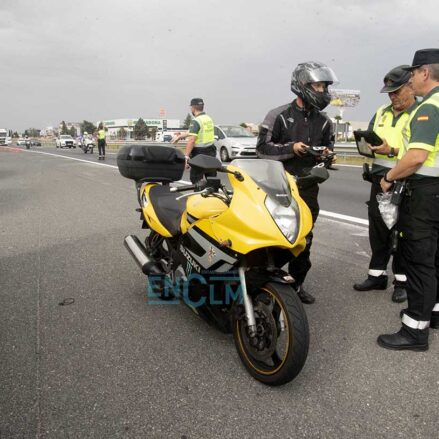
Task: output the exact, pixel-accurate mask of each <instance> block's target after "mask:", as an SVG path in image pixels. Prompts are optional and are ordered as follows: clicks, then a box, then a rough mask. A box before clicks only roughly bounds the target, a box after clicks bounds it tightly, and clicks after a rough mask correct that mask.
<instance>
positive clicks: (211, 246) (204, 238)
mask: <svg viewBox="0 0 439 439" xmlns="http://www.w3.org/2000/svg"><path fill="white" fill-rule="evenodd" d="M179 252H180V255H181V256H182V257H183V258H184V260H185V261H186V262H187V263H189V264H190V265H191V266H192V268H193V269H194V270H195V271H197V272H198V273H201V272H202V271H209V272H216V273H225V272H228V271H230V270H231V269H232V267H233V266H234V265H235V264H236V263H237V261H238V255H236V254H234V253H233V252H230V251H228V250H227V249H226V248H224V247H221V245H220V244H218V242H216V241H215V240H213V239H212V238H211V237H209V235H206V234H205V233H203V231H202V230H200V229H199V228H198V227H197V226H194V227H192V228H191V229H190V230H189V231H188V232H187V233H186V234H185V235H183V237H182V240H181V242H180V246H179Z"/></svg>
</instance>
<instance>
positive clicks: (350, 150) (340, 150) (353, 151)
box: [334, 142, 360, 157]
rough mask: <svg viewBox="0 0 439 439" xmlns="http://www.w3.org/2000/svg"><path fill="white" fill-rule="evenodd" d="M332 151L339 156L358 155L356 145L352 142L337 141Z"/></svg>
mask: <svg viewBox="0 0 439 439" xmlns="http://www.w3.org/2000/svg"><path fill="white" fill-rule="evenodd" d="M334 151H335V152H336V153H337V155H338V156H341V157H348V156H349V157H360V154H358V150H357V146H356V145H355V143H353V142H337V143H336V144H335V145H334Z"/></svg>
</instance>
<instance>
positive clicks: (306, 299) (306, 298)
mask: <svg viewBox="0 0 439 439" xmlns="http://www.w3.org/2000/svg"><path fill="white" fill-rule="evenodd" d="M296 292H297V295H298V296H299V299H300V301H301V302H302V303H307V304H308V305H310V304H311V303H314V302H315V301H316V299H315V297H314V296H312V295H311V294H309V293H307V292H306V291H305V290H304V289H303V285H299V286H298V287H296Z"/></svg>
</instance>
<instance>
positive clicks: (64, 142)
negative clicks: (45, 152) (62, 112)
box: [55, 134, 76, 148]
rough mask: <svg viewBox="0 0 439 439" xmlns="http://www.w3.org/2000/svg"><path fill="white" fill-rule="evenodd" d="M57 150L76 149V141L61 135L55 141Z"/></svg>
mask: <svg viewBox="0 0 439 439" xmlns="http://www.w3.org/2000/svg"><path fill="white" fill-rule="evenodd" d="M55 143H56V147H57V148H64V147H65V148H76V140H75V139H74V138H73V137H72V136H69V135H67V134H61V135H60V136H59V137H57V138H56V140H55Z"/></svg>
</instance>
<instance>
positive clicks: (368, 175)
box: [363, 163, 372, 183]
mask: <svg viewBox="0 0 439 439" xmlns="http://www.w3.org/2000/svg"><path fill="white" fill-rule="evenodd" d="M363 180H364V181H368V182H369V183H372V174H371V173H370V166H369V163H363Z"/></svg>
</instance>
